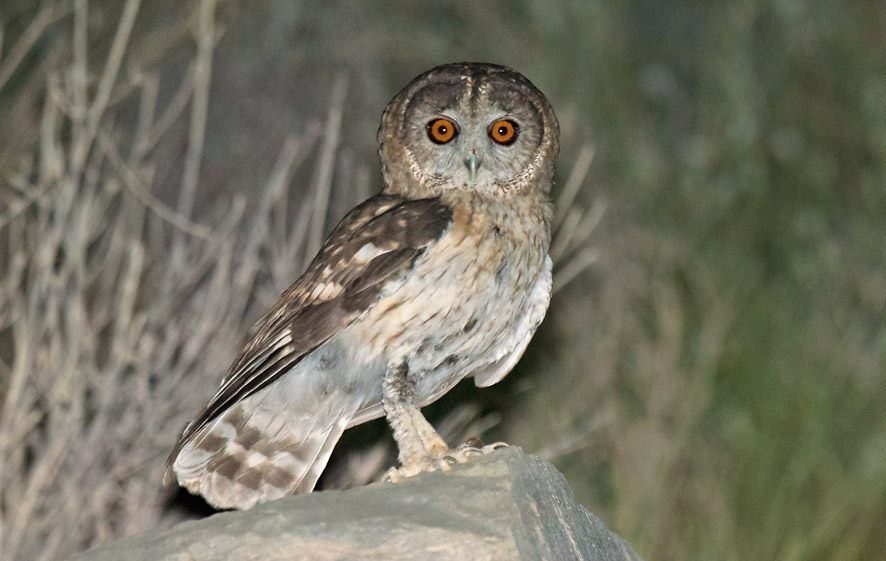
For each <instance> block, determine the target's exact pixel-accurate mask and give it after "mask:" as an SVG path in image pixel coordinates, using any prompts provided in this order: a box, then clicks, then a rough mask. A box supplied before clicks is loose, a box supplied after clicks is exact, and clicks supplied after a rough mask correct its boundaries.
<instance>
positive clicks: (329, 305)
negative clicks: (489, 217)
mask: <svg viewBox="0 0 886 561" xmlns="http://www.w3.org/2000/svg"><path fill="white" fill-rule="evenodd" d="M451 221H452V210H451V209H450V208H449V207H448V206H447V205H445V204H444V203H443V202H441V201H440V200H439V198H432V199H420V200H407V199H403V198H401V197H396V196H389V195H377V196H375V197H372V198H370V199H369V200H367V201H365V202H364V203H362V204H361V205H359V206H357V207H356V208H354V210H352V211H351V212H350V213H348V215H347V216H345V217H344V218H343V219H342V221H341V222H339V224H338V225H337V226H336V227H335V229H334V230H333V231H332V233H331V234H330V235H329V237H328V238H327V239H326V241H325V243H324V244H323V247H322V248H321V249H320V251H319V253H318V254H317V256H316V257H315V258H314V260H313V261H312V262H311V264H310V265H309V266H308V268H307V270H306V271H305V273H304V274H303V275H302V276H301V277H300V278H299V279H298V280H297V281H295V282H294V283H293V284H292V286H290V287H289V288H288V289H287V290H286V291H284V292H283V294H282V295H281V297H280V299H279V300H278V301H277V303H276V304H275V305H274V306H273V307H272V308H271V311H270V312H269V313H268V314H267V315H265V316H264V317H263V318H262V319H261V320H260V321H259V323H258V324H257V325H258V328H257V330H256V331H255V335H254V336H253V337H252V339H251V340H250V341H249V343H247V344H246V347H245V348H244V350H243V352H242V353H241V355H240V357H239V358H238V359H237V360H236V361H235V362H234V364H233V365H232V366H231V369H230V371H229V373H228V375H227V376H225V378H224V379H223V381H222V384H221V387H220V388H219V389H218V391H217V392H216V394H215V395H214V396H213V397H212V399H211V400H210V402H209V404H208V405H207V406H206V407H205V408H204V409H203V411H201V412H200V414H199V415H197V417H195V418H194V420H193V421H191V422H190V423H189V424H188V425H187V427H185V430H184V431H183V432H182V435H181V437H180V438H179V440H178V443H177V444H176V445H175V447H174V448H173V450H172V452H171V453H170V455H169V459H168V460H167V466H169V465H171V463H172V462H173V461H174V460H175V458H176V456H177V455H178V454H179V452H180V451H181V449H182V447H183V446H184V445H185V444H187V443H188V441H189V440H191V439H192V438H193V437H194V436H195V435H196V434H197V433H198V432H199V431H200V430H201V429H202V428H203V427H205V426H206V425H207V424H208V423H210V422H211V421H213V420H214V419H215V418H217V417H218V416H219V415H220V414H222V413H223V412H224V411H225V410H227V409H228V408H230V407H231V406H232V405H234V404H235V403H237V402H239V401H241V400H243V399H245V398H246V397H248V396H250V395H252V394H254V393H255V392H257V391H259V390H261V389H262V388H264V387H266V386H267V385H268V384H270V383H272V382H274V381H275V380H277V379H278V378H279V377H280V376H281V375H283V374H285V373H286V372H288V371H289V370H291V369H292V367H293V366H295V365H296V364H297V363H298V362H299V361H301V360H302V359H303V358H304V357H305V356H306V355H307V354H309V353H310V352H311V351H313V350H314V349H316V348H317V347H319V346H320V345H322V344H323V343H324V342H325V341H327V340H328V339H329V338H330V337H332V336H333V335H335V334H336V333H338V332H339V331H341V330H342V329H344V328H346V327H347V326H349V325H350V324H351V323H352V322H353V321H354V320H355V319H356V318H357V317H358V316H359V315H360V314H362V313H363V312H364V311H366V310H367V309H369V307H371V306H372V305H373V304H374V303H375V301H376V300H377V299H378V297H379V295H380V294H381V292H382V291H383V290H384V288H385V287H386V286H387V285H388V282H389V281H391V280H393V279H396V278H398V277H399V276H401V275H404V274H406V273H407V272H408V271H409V270H411V268H412V266H413V264H414V263H415V260H416V259H417V258H418V257H419V256H420V255H421V254H422V253H424V251H425V250H426V249H427V247H428V246H429V245H430V244H432V243H433V242H434V241H436V240H437V239H439V238H440V237H441V236H442V235H443V233H444V232H445V231H446V230H447V229H448V228H449V226H450V224H451ZM170 478H171V477H170V474H169V471H167V479H170Z"/></svg>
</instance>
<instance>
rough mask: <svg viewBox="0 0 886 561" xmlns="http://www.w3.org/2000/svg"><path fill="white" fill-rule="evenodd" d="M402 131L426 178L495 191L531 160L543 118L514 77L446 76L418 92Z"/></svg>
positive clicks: (539, 141)
mask: <svg viewBox="0 0 886 561" xmlns="http://www.w3.org/2000/svg"><path fill="white" fill-rule="evenodd" d="M400 134H401V135H402V136H401V138H402V139H403V144H404V145H405V146H407V147H409V155H410V159H411V160H412V162H413V164H414V165H415V166H416V168H417V170H419V173H420V174H421V176H422V177H424V178H427V179H426V180H429V181H432V182H434V183H435V184H440V185H443V184H446V185H449V186H452V187H454V188H465V189H473V190H484V191H492V190H501V189H505V188H508V186H509V185H511V184H512V183H513V181H514V178H515V177H517V176H519V175H520V174H521V173H522V172H523V171H524V170H526V168H527V166H529V165H530V164H531V163H532V161H533V160H534V158H535V156H536V154H537V152H538V151H539V150H540V146H541V144H542V141H543V136H544V123H543V121H542V117H541V115H540V112H539V111H538V108H537V107H536V106H535V105H533V100H532V99H530V97H529V96H528V95H527V94H526V93H525V92H523V91H522V90H521V89H520V88H518V87H515V86H514V84H513V83H509V82H504V81H502V83H499V81H498V80H491V79H490V80H484V81H482V82H481V83H476V82H473V81H471V80H454V81H453V80H446V81H442V82H431V83H429V84H427V85H425V86H424V87H423V88H422V89H420V90H419V91H417V92H415V94H414V95H413V96H412V98H411V99H410V100H409V101H408V103H407V105H406V107H405V108H404V113H403V128H402V129H401V131H400Z"/></svg>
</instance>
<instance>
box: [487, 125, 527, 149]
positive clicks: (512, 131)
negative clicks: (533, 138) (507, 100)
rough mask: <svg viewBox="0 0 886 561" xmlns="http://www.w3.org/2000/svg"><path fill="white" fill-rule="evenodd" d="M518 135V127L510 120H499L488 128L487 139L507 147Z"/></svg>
mask: <svg viewBox="0 0 886 561" xmlns="http://www.w3.org/2000/svg"><path fill="white" fill-rule="evenodd" d="M519 135H520V127H519V126H518V125H517V123H515V122H514V121H512V120H510V119H501V120H498V121H496V122H494V123H492V124H491V125H490V126H489V138H491V139H492V140H494V141H496V142H498V143H499V144H501V145H503V146H509V145H511V144H513V143H514V141H515V140H517V136H519Z"/></svg>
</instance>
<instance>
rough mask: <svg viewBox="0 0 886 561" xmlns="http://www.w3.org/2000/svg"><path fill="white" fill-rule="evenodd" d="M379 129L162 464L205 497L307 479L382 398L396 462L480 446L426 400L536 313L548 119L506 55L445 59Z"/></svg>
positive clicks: (530, 325)
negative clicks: (496, 61) (330, 226)
mask: <svg viewBox="0 0 886 561" xmlns="http://www.w3.org/2000/svg"><path fill="white" fill-rule="evenodd" d="M378 146H379V149H378V152H379V156H380V158H381V164H382V175H383V181H384V186H383V189H382V190H381V192H380V193H379V194H377V195H375V196H374V197H372V198H370V199H369V200H367V201H365V202H363V203H362V204H360V205H358V206H357V207H356V208H354V209H353V210H352V211H351V212H349V213H348V214H347V215H346V216H345V217H344V218H343V219H342V220H341V222H340V223H339V224H338V225H337V226H336V227H335V229H334V230H333V231H332V232H331V233H330V235H329V237H328V238H327V239H326V240H325V242H324V243H323V245H322V247H321V249H320V251H319V253H318V254H317V256H316V257H315V258H314V260H313V261H312V262H311V263H310V265H309V266H308V267H307V270H306V271H305V272H304V274H303V275H302V276H301V277H300V278H299V279H298V280H296V281H295V283H293V284H292V285H291V286H290V287H289V288H288V289H287V290H286V291H284V292H283V294H282V295H281V297H280V298H279V300H278V301H277V302H276V303H275V304H274V306H273V307H272V308H271V309H270V311H268V313H267V314H266V315H265V316H264V317H263V318H262V319H261V320H260V322H259V327H258V329H257V330H256V332H255V334H254V336H253V337H252V339H251V340H250V341H249V342H248V343H247V344H246V346H245V348H244V349H243V351H242V353H241V354H240V355H239V358H237V359H236V361H235V362H234V363H233V365H232V366H231V368H230V370H229V372H228V374H227V375H226V376H225V377H224V379H223V380H222V382H221V386H220V387H219V389H218V390H217V392H216V393H215V395H214V396H213V397H212V399H211V400H210V401H209V403H208V404H207V405H206V406H205V408H204V409H203V410H202V411H201V412H200V413H199V414H198V415H197V416H196V417H195V418H194V419H193V420H192V421H191V422H190V423H189V424H188V425H187V426H186V427H185V429H184V431H183V433H182V434H181V436H180V438H179V440H178V442H177V444H176V445H175V447H174V448H173V450H172V453H171V454H170V456H169V459H168V461H167V471H166V480H167V482H171V481H173V480H177V481H178V483H179V484H180V485H182V486H184V487H185V488H187V489H188V490H189V491H191V492H192V493H196V494H200V495H202V496H203V497H204V498H205V499H206V500H207V501H208V502H209V503H210V504H211V505H213V506H215V507H217V508H237V509H248V508H250V507H252V506H253V505H255V504H257V503H261V502H265V501H269V500H273V499H276V498H279V497H283V496H286V495H291V494H298V493H307V492H310V491H311V490H312V489H313V488H314V485H315V484H316V482H317V479H318V477H319V476H320V474H321V472H322V471H323V469H324V467H325V466H326V463H327V461H328V460H329V456H330V454H331V452H332V449H333V447H334V446H335V444H336V442H337V441H338V440H339V438H340V436H341V434H342V432H343V431H344V430H345V429H347V428H348V427H353V426H355V425H359V424H361V423H365V422H367V421H370V420H372V419H375V418H378V417H381V416H385V417H386V418H387V420H388V422H389V423H390V425H391V427H392V430H393V435H394V439H395V440H396V443H397V445H398V459H399V463H400V467H399V468H393V469H392V470H391V471H390V472H389V479H391V480H397V479H399V478H402V477H408V476H411V475H414V474H417V473H420V472H423V471H429V470H434V469H438V468H440V467H442V466H445V465H449V463H451V462H452V461H453V460H454V461H455V462H460V461H465V460H466V459H467V458H468V457H470V456H471V455H472V454H475V453H483V452H484V451H485V450H486V449H477V448H473V447H467V446H463V447H459V448H455V449H450V447H449V446H448V445H447V444H446V442H444V441H443V439H442V438H441V437H440V436H439V434H438V433H437V432H436V431H435V430H434V428H433V427H432V426H431V424H430V423H428V421H427V420H425V418H424V417H423V416H422V414H421V410H420V408H421V407H423V406H425V405H427V404H429V403H431V402H433V401H435V400H436V399H438V398H439V397H440V396H442V395H443V394H445V393H446V392H447V391H449V390H450V389H451V388H452V387H453V386H454V385H455V384H456V383H458V382H459V381H460V380H462V379H464V378H466V377H472V378H473V380H474V383H475V384H476V385H477V386H478V387H486V386H490V385H492V384H495V383H496V382H498V381H500V380H501V379H502V378H504V377H505V376H506V375H507V374H508V372H509V371H510V370H511V369H512V368H513V367H514V365H515V363H516V362H517V361H518V360H519V358H520V356H521V355H522V354H523V352H524V350H525V349H526V346H527V344H528V343H529V340H530V339H531V338H532V335H533V334H534V333H535V331H536V328H538V326H539V324H540V323H541V321H542V319H543V317H544V315H545V312H546V310H547V307H548V302H549V300H550V294H551V259H550V257H549V256H548V247H549V244H550V225H551V204H550V201H549V192H550V188H551V183H552V176H553V171H554V163H555V160H556V159H557V155H558V151H559V125H558V123H557V119H556V117H555V115H554V112H553V110H552V108H551V106H550V104H549V103H548V101H547V99H546V98H545V96H544V95H543V94H542V93H541V92H540V91H539V90H538V89H537V88H536V87H535V86H534V85H533V84H532V83H531V82H530V81H529V80H527V79H526V78H525V77H523V76H522V75H521V74H519V73H518V72H516V71H514V70H511V69H510V68H506V67H504V66H497V65H493V64H481V63H458V64H447V65H444V66H439V67H436V68H434V69H432V70H430V71H428V72H425V73H424V74H422V75H420V76H418V77H417V78H416V79H415V80H413V81H412V82H411V83H410V84H409V85H407V86H406V87H405V88H404V89H403V90H402V91H401V92H400V93H399V94H397V95H396V96H395V97H394V99H393V100H392V101H391V102H390V103H389V104H388V106H387V108H386V109H385V111H384V113H383V114H382V119H381V126H380V127H379V131H378Z"/></svg>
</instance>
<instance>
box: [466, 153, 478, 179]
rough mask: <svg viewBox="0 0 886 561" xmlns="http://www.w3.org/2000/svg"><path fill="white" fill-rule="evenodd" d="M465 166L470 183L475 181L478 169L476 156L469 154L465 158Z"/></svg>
mask: <svg viewBox="0 0 886 561" xmlns="http://www.w3.org/2000/svg"><path fill="white" fill-rule="evenodd" d="M465 165H466V166H467V168H468V171H469V172H470V174H471V181H476V180H477V168H479V167H480V158H478V157H477V155H476V154H471V155H470V156H468V157H467V158H465Z"/></svg>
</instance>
